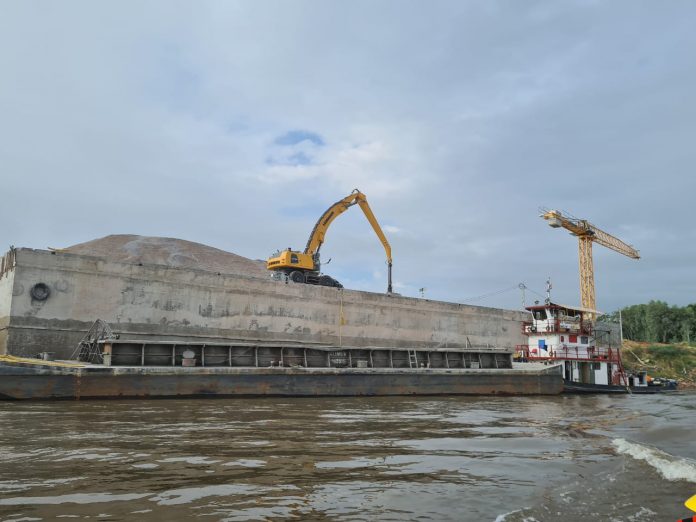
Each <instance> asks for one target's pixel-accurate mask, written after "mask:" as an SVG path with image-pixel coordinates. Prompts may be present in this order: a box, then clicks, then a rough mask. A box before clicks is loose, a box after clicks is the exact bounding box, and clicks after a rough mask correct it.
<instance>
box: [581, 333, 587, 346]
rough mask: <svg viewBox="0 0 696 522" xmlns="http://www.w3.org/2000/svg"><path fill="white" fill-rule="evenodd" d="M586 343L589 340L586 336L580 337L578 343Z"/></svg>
mask: <svg viewBox="0 0 696 522" xmlns="http://www.w3.org/2000/svg"><path fill="white" fill-rule="evenodd" d="M588 341H589V339H588V338H587V336H586V335H583V336H582V337H580V343H581V344H587V343H588Z"/></svg>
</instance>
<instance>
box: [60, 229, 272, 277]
mask: <svg viewBox="0 0 696 522" xmlns="http://www.w3.org/2000/svg"><path fill="white" fill-rule="evenodd" d="M63 251H64V252H68V253H70V254H79V255H85V256H95V257H103V258H105V259H109V260H110V261H116V262H119V263H132V264H143V265H165V266H171V267H175V268H189V269H195V270H206V271H208V272H219V273H221V274H237V275H244V276H249V277H262V278H264V279H267V278H268V271H267V270H266V266H265V263H264V262H263V261H258V260H257V261H255V260H253V259H249V258H246V257H243V256H239V255H237V254H233V253H231V252H225V251H224V250H219V249H217V248H213V247H210V246H207V245H202V244H200V243H194V242H193V241H185V240H183V239H175V238H169V237H147V236H137V235H132V234H114V235H110V236H106V237H102V238H100V239H94V240H92V241H87V242H86V243H80V244H77V245H73V246H71V247H68V248H65V249H64V250H63Z"/></svg>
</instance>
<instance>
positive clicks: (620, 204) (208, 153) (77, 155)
mask: <svg viewBox="0 0 696 522" xmlns="http://www.w3.org/2000/svg"><path fill="white" fill-rule="evenodd" d="M695 20H696V3H694V2H692V1H689V0H683V1H680V0H670V1H668V2H650V1H633V0H631V1H621V0H612V1H591V0H583V1H570V0H568V1H561V2H559V1H557V0H550V1H532V0H529V1H524V2H520V1H515V0H510V1H507V2H505V1H492V0H491V1H479V2H473V1H451V2H450V1H445V0H440V1H437V2H415V1H401V0H399V1H386V0H383V1H377V2H374V1H353V2H339V1H326V2H318V1H299V0H293V1H284V0H283V1H271V0H268V1H264V2H253V1H247V2H233V1H224V2H223V1H200V2H176V1H162V2H157V1H150V2H138V1H128V0H119V1H111V2H93V1H66V2H43V1H41V2H39V1H31V0H25V1H14V2H11V1H7V0H4V1H0V196H1V197H0V249H1V250H3V251H4V250H6V249H7V248H8V247H9V246H10V245H15V246H18V247H31V248H46V247H65V246H69V245H73V244H76V243H81V242H84V241H89V240H91V239H95V238H98V237H102V236H106V235H109V234H140V235H147V236H165V237H176V238H182V239H187V240H191V241H196V242H200V243H204V244H207V245H211V246H214V247H217V248H220V249H223V250H227V251H230V252H234V253H237V254H240V255H243V256H247V257H250V258H254V259H265V258H266V257H267V256H269V255H270V254H271V253H273V251H275V250H276V249H279V248H286V247H292V248H295V249H302V248H304V245H305V243H306V241H307V237H308V235H309V233H310V231H311V229H312V227H313V225H314V222H315V221H316V220H317V219H318V217H319V216H320V215H321V213H322V212H323V211H324V210H325V209H326V208H327V207H328V206H329V205H331V204H332V203H334V202H335V201H337V200H339V199H341V198H343V197H344V196H346V195H347V194H349V193H350V191H351V190H353V189H354V188H359V189H360V190H361V191H362V192H364V193H365V194H366V195H367V198H368V200H369V202H370V205H371V207H372V210H373V211H374V213H375V215H376V217H377V219H378V220H379V221H380V223H381V225H382V226H383V228H384V230H385V233H386V235H387V237H388V239H389V241H390V243H391V245H392V250H393V258H394V281H395V290H396V291H397V292H399V293H401V294H403V295H408V296H419V295H424V296H425V297H426V298H428V299H437V300H445V301H453V302H460V303H467V304H476V305H481V306H491V307H502V308H513V309H517V308H520V307H521V306H522V303H523V301H522V299H523V295H522V292H521V291H520V290H519V288H518V285H519V284H520V283H524V284H525V285H526V286H527V287H528V290H527V291H526V292H525V295H524V298H525V299H526V302H527V304H530V302H531V301H533V300H535V299H543V293H544V287H545V281H546V280H547V278H549V277H550V278H551V281H552V284H553V290H552V297H553V299H554V301H556V302H561V303H566V304H579V302H580V297H579V281H578V259H577V240H576V239H575V238H573V237H572V236H570V235H569V234H568V233H567V232H565V231H563V230H562V229H551V228H550V227H548V226H547V225H546V223H545V222H544V221H543V220H542V219H540V217H539V213H540V212H539V208H540V207H548V208H554V209H560V210H564V211H567V212H570V213H571V214H573V215H575V216H578V217H580V218H583V219H587V220H589V221H591V222H592V223H594V224H595V225H596V226H598V227H599V228H601V229H603V230H605V231H606V232H609V233H610V234H614V235H616V236H617V237H619V238H620V239H622V240H624V241H626V242H627V243H630V244H632V245H633V246H635V247H636V248H637V249H638V250H640V252H641V256H642V258H641V259H640V260H638V261H636V260H633V259H629V258H627V257H624V256H622V255H620V254H618V253H616V252H613V251H611V250H608V249H606V248H603V247H601V246H596V247H595V248H594V261H595V279H596V292H597V307H598V309H599V310H602V311H606V312H610V311H612V310H615V309H617V308H619V307H622V306H627V305H630V304H636V303H642V302H648V301H649V300H651V299H660V300H664V301H667V302H668V303H670V304H676V305H684V304H687V303H692V302H696V227H695V226H694V218H693V215H694V210H693V202H694V200H695V199H696V176H695V175H694V172H693V170H694V166H695V165H696V103H695V101H696V100H695V99H694V98H695V97H696V52H694V50H695V49H696V31H694V30H693V27H694V21H695ZM322 258H323V260H324V261H325V262H326V261H327V260H328V259H329V258H330V259H331V263H330V264H328V265H325V266H324V267H323V268H324V270H325V272H327V273H329V274H331V275H332V276H334V277H336V278H337V279H339V280H340V281H341V282H343V284H344V285H345V286H346V287H347V288H353V289H360V290H369V291H376V292H383V291H385V290H386V265H385V257H384V251H383V249H382V246H381V244H380V243H379V241H378V239H377V237H376V236H375V235H374V233H373V232H372V229H371V228H370V226H369V224H368V223H367V221H366V220H365V218H364V217H363V216H362V214H361V212H360V211H359V209H358V208H357V207H355V208H354V209H350V210H349V211H348V212H346V213H345V214H343V215H341V217H340V218H338V219H337V220H336V221H335V222H334V224H333V225H332V226H331V229H330V230H329V232H328V234H327V238H326V243H325V244H324V245H323V247H322ZM421 289H423V290H422V291H421Z"/></svg>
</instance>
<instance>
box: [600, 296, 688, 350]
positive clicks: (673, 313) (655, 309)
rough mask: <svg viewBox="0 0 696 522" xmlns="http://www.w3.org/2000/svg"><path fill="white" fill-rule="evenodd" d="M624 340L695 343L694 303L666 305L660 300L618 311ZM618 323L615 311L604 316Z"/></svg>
mask: <svg viewBox="0 0 696 522" xmlns="http://www.w3.org/2000/svg"><path fill="white" fill-rule="evenodd" d="M621 319H622V320H623V336H624V339H631V340H632V341H645V342H649V343H650V342H657V343H682V342H685V343H690V342H691V341H692V340H696V303H694V304H689V305H686V306H670V305H668V304H667V303H665V302H664V301H650V302H649V303H648V304H638V305H632V306H627V307H626V308H622V309H621ZM608 320H609V321H611V322H615V323H618V322H619V311H618V310H617V311H616V312H613V313H612V314H610V315H609V316H608Z"/></svg>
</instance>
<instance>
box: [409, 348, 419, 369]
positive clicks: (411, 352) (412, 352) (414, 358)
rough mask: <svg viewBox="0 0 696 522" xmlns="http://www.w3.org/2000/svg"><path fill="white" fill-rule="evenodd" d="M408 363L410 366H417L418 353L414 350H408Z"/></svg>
mask: <svg viewBox="0 0 696 522" xmlns="http://www.w3.org/2000/svg"><path fill="white" fill-rule="evenodd" d="M408 365H409V367H410V368H418V355H417V354H416V350H409V351H408Z"/></svg>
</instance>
